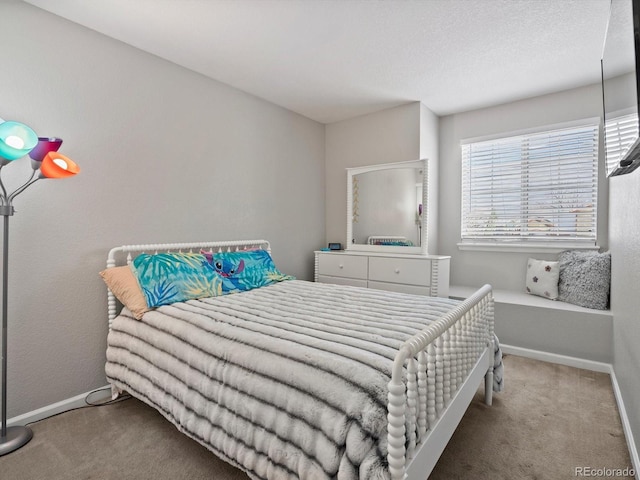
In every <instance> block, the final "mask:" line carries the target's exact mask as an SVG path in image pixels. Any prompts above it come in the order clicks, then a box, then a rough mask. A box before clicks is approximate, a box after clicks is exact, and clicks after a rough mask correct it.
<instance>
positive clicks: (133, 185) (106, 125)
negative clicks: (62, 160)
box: [0, 0, 325, 417]
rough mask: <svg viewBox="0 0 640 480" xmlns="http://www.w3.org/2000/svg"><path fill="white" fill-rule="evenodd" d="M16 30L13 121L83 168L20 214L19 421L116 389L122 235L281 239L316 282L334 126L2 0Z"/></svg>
mask: <svg viewBox="0 0 640 480" xmlns="http://www.w3.org/2000/svg"><path fill="white" fill-rule="evenodd" d="M0 30H1V31H2V34H3V42H2V45H3V46H2V61H3V66H4V68H3V69H2V74H1V75H0V99H2V103H1V104H0V117H2V118H4V119H5V120H18V121H23V122H25V123H27V124H28V125H30V126H31V127H32V128H34V130H36V132H38V133H39V134H40V135H49V136H52V135H57V136H60V137H62V138H64V140H65V142H64V144H63V146H62V149H61V152H62V153H65V154H67V155H69V156H70V157H71V158H73V159H74V160H75V161H76V162H77V163H78V164H79V165H80V167H81V168H82V171H81V174H80V175H78V176H77V177H75V178H72V179H64V180H57V181H53V180H48V181H41V182H39V183H37V184H36V185H34V186H33V187H31V188H30V189H29V190H27V191H26V192H25V193H24V194H23V195H22V196H20V197H18V198H17V201H16V215H15V216H14V217H12V218H11V241H10V244H11V249H10V250H11V251H10V285H9V287H10V289H9V296H10V299H9V335H8V342H9V356H8V358H9V373H8V383H9V389H8V415H9V417H13V416H16V415H19V414H21V413H24V412H27V411H31V410H33V409H36V408H39V407H42V406H44V405H48V404H51V403H54V402H57V401H60V400H62V399H66V398H69V397H71V396H74V395H77V394H80V393H82V392H86V391H88V390H91V389H93V388H95V387H99V386H102V385H105V383H106V381H105V376H104V359H105V358H104V351H105V345H106V334H107V314H106V291H105V286H104V284H103V283H102V280H101V279H100V277H99V276H98V272H99V271H100V270H101V269H103V268H104V265H105V261H106V255H107V252H108V250H109V249H110V248H111V247H113V246H117V245H123V244H129V243H149V242H181V241H197V240H202V241H204V240H228V239H240V238H265V239H267V240H270V241H271V242H272V248H273V253H274V258H275V260H276V264H277V265H278V266H279V268H280V269H281V270H282V271H284V272H286V273H290V274H293V275H296V276H298V277H299V278H303V279H311V278H312V267H313V253H312V252H313V250H314V249H318V248H319V247H321V246H322V244H323V243H324V238H325V231H324V218H325V212H324V142H325V135H324V126H323V125H321V124H318V123H316V122H313V121H311V120H309V119H307V118H304V117H302V116H299V115H296V114H293V113H291V112H289V111H287V110H285V109H283V108H280V107H277V106H275V105H273V104H270V103H268V102H265V101H263V100H260V99H258V98H256V97H253V96H250V95H247V94H245V93H243V92H240V91H238V90H235V89H232V88H230V87H228V86H226V85H223V84H221V83H218V82H215V81H212V80H209V79H207V78H205V77H203V76H201V75H198V74H195V73H193V72H191V71H188V70H186V69H183V68H180V67H178V66H176V65H174V64H172V63H169V62H166V61H163V60H161V59H159V58H157V57H155V56H152V55H149V54H146V53H144V52H142V51H140V50H137V49H135V48H132V47H129V46H127V45H125V44H123V43H120V42H117V41H114V40H112V39H109V38H107V37H105V36H102V35H100V34H97V33H95V32H93V31H91V30H88V29H85V28H83V27H80V26H77V25H75V24H73V23H70V22H68V21H66V20H62V19H60V18H58V17H56V16H53V15H51V14H49V13H46V12H43V11H41V10H39V9H37V8H35V7H32V6H30V5H27V4H24V3H22V2H17V1H15V0H3V1H2V2H0ZM28 172H29V166H28V162H27V161H26V160H25V159H23V160H19V161H18V163H16V164H13V165H9V166H8V167H6V168H5V169H3V172H2V173H3V179H4V180H5V181H6V183H7V184H9V185H17V184H18V183H19V182H21V181H23V180H25V179H26V178H25V177H26V175H27V174H28Z"/></svg>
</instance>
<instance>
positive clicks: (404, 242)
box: [346, 159, 428, 255]
mask: <svg viewBox="0 0 640 480" xmlns="http://www.w3.org/2000/svg"><path fill="white" fill-rule="evenodd" d="M427 181H428V171H427V160H426V159H423V160H415V161H411V162H400V163H387V164H383V165H371V166H367V167H356V168H347V242H346V249H347V250H361V251H383V252H397V253H411V254H423V255H426V254H427V228H426V227H427V212H428V208H427V196H428V195H427V193H428V192H427Z"/></svg>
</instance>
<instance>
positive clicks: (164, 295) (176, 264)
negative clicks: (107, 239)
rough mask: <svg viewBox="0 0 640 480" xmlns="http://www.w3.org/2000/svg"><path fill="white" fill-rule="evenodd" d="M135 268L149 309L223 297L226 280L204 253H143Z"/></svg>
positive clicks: (137, 258) (134, 264) (133, 266)
mask: <svg viewBox="0 0 640 480" xmlns="http://www.w3.org/2000/svg"><path fill="white" fill-rule="evenodd" d="M131 269H132V271H133V273H134V275H135V277H136V279H137V280H138V283H139V284H140V288H141V289H142V293H143V294H144V296H145V299H146V300H147V305H149V307H159V306H161V305H169V304H171V303H175V302H184V301H186V300H192V299H195V298H204V297H215V296H217V295H222V278H221V277H220V275H218V274H217V273H216V272H215V271H214V270H212V269H211V268H209V266H208V263H207V260H206V257H205V256H204V255H202V254H198V253H156V254H153V255H149V254H141V255H138V256H137V257H136V258H135V259H134V260H133V263H132V264H131Z"/></svg>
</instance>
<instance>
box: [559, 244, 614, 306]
mask: <svg viewBox="0 0 640 480" xmlns="http://www.w3.org/2000/svg"><path fill="white" fill-rule="evenodd" d="M558 264H559V266H560V278H559V284H558V300H560V301H563V302H567V303H573V304H574V305H579V306H581V307H585V308H593V309H596V310H606V309H607V308H609V290H610V287H611V253H610V252H604V253H599V252H594V251H582V250H566V251H564V252H561V253H560V255H559V256H558Z"/></svg>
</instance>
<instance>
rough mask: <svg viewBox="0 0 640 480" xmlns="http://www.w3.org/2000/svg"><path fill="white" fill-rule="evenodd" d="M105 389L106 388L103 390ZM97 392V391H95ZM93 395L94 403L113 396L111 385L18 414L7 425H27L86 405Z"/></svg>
mask: <svg viewBox="0 0 640 480" xmlns="http://www.w3.org/2000/svg"><path fill="white" fill-rule="evenodd" d="M103 389H104V390H103ZM94 392H95V393H94ZM89 395H91V402H92V403H100V402H103V401H105V400H109V399H110V398H111V386H110V385H106V386H104V387H102V388H99V389H96V390H91V391H90V392H85V393H81V394H80V395H76V396H75V397H72V398H67V399H66V400H62V401H60V402H57V403H53V404H51V405H47V406H46V407H42V408H39V409H37V410H33V411H31V412H27V413H24V414H22V415H18V416H17V417H13V418H9V419H8V420H7V426H8V427H12V426H15V425H27V424H29V423H33V422H37V421H38V420H43V419H45V418H47V417H51V416H53V415H57V414H58V413H62V412H66V411H68V410H73V409H74V408H79V407H86V406H87V405H88V404H87V403H86V401H85V399H86V398H87V396H89Z"/></svg>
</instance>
